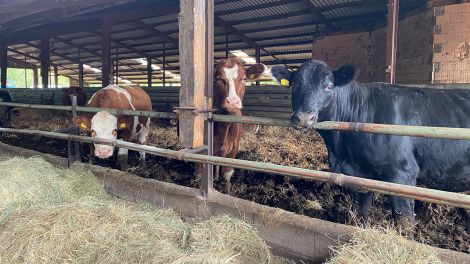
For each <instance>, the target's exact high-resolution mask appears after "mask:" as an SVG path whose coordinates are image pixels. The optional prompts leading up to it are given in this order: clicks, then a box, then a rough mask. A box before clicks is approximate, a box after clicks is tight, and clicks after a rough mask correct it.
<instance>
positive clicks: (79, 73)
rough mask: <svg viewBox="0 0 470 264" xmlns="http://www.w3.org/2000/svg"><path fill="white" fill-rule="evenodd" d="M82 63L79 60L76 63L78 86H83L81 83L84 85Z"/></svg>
mask: <svg viewBox="0 0 470 264" xmlns="http://www.w3.org/2000/svg"><path fill="white" fill-rule="evenodd" d="M83 75H84V74H83V63H82V62H80V63H79V64H78V86H80V88H83V85H84V82H83V77H84V76H83Z"/></svg>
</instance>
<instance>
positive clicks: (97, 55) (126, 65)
mask: <svg viewBox="0 0 470 264" xmlns="http://www.w3.org/2000/svg"><path fill="white" fill-rule="evenodd" d="M54 39H56V40H58V41H60V42H62V43H65V44H67V45H69V46H72V47H74V48H77V49H80V50H83V51H85V52H88V53H90V54H92V55H93V56H95V57H97V58H101V54H100V53H98V52H96V51H94V50H90V49H87V48H83V47H80V46H79V45H76V44H75V43H73V42H70V41H68V40H66V39H63V38H61V37H55V38H54ZM80 61H81V60H80ZM121 64H123V66H125V67H129V68H132V69H136V68H134V67H132V66H131V65H129V64H126V63H122V62H121ZM136 70H139V69H136ZM139 71H141V72H145V71H143V70H139Z"/></svg>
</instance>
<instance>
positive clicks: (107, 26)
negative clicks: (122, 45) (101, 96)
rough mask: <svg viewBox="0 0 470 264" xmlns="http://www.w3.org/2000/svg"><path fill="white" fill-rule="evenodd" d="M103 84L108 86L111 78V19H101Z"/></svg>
mask: <svg viewBox="0 0 470 264" xmlns="http://www.w3.org/2000/svg"><path fill="white" fill-rule="evenodd" d="M101 66H102V69H101V86H103V87H106V86H108V85H109V83H110V78H111V67H112V65H111V20H110V19H109V17H103V18H102V19H101Z"/></svg>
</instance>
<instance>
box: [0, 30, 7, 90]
mask: <svg viewBox="0 0 470 264" xmlns="http://www.w3.org/2000/svg"><path fill="white" fill-rule="evenodd" d="M0 68H1V72H0V75H1V76H2V77H1V81H0V83H1V87H2V88H7V69H8V43H7V40H6V39H1V40H0Z"/></svg>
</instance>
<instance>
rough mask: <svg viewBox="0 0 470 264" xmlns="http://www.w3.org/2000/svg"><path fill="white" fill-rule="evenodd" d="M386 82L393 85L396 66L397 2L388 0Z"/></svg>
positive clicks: (396, 0)
mask: <svg viewBox="0 0 470 264" xmlns="http://www.w3.org/2000/svg"><path fill="white" fill-rule="evenodd" d="M387 7H388V24H387V51H386V54H387V58H386V60H387V68H386V70H385V73H386V77H385V78H386V80H385V81H386V82H388V83H392V84H393V83H395V75H396V66H397V30H398V0H388V4H387Z"/></svg>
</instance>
